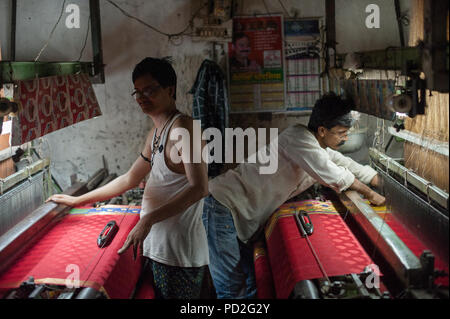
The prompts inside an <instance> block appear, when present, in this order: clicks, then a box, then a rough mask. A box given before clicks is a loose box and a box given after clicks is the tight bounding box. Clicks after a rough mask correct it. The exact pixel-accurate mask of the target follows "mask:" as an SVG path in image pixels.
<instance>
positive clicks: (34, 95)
mask: <svg viewBox="0 0 450 319" xmlns="http://www.w3.org/2000/svg"><path fill="white" fill-rule="evenodd" d="M16 85H17V88H16V89H15V92H14V100H15V102H17V103H18V104H19V115H18V117H16V118H14V126H13V130H12V137H11V144H12V145H22V144H24V143H26V142H29V141H31V140H33V139H35V138H38V137H41V136H44V135H46V134H48V133H51V132H54V131H56V130H59V129H62V128H64V127H67V126H70V125H72V124H75V123H78V122H81V121H84V120H88V119H90V118H93V117H95V116H100V115H101V114H102V113H101V110H100V107H99V105H98V102H97V98H96V96H95V93H94V90H93V88H92V84H91V82H90V80H89V76H88V75H87V74H75V75H65V76H51V77H45V78H36V79H32V80H25V81H18V82H16Z"/></svg>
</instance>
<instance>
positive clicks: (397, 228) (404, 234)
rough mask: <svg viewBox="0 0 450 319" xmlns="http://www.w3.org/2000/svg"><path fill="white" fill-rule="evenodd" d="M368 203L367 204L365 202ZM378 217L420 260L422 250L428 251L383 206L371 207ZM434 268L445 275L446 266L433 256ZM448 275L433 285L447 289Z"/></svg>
mask: <svg viewBox="0 0 450 319" xmlns="http://www.w3.org/2000/svg"><path fill="white" fill-rule="evenodd" d="M367 203H368V202H367ZM372 208H373V209H374V210H375V211H376V212H377V213H378V215H379V216H380V217H381V218H383V219H384V221H385V222H386V224H387V225H389V227H390V228H391V229H392V230H393V231H394V233H396V234H397V236H398V237H399V238H400V239H401V240H402V241H403V242H404V243H405V245H406V246H407V247H408V248H409V249H410V250H411V252H412V253H413V254H414V255H416V256H417V257H418V258H420V255H421V254H422V252H423V251H424V250H430V249H429V248H427V247H426V246H425V245H424V244H423V243H422V242H421V241H420V240H419V239H418V238H417V237H416V236H414V235H413V234H411V232H410V231H409V230H408V229H407V228H406V227H405V226H403V224H402V223H400V222H399V221H398V220H397V219H395V218H394V216H393V215H392V214H391V213H389V212H388V211H387V210H386V207H385V206H379V207H372ZM434 268H435V269H438V270H443V271H445V272H446V273H447V274H448V273H449V272H448V264H445V263H444V262H443V261H442V260H441V259H439V258H438V257H437V256H435V259H434ZM448 279H449V278H448V275H447V276H445V277H438V278H436V280H435V284H437V285H442V286H445V287H448V286H449V285H448V282H449V280H448Z"/></svg>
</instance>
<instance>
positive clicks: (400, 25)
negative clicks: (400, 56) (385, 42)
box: [394, 0, 405, 47]
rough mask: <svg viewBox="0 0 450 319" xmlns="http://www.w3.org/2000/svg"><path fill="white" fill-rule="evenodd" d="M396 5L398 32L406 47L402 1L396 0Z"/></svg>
mask: <svg viewBox="0 0 450 319" xmlns="http://www.w3.org/2000/svg"><path fill="white" fill-rule="evenodd" d="M394 5H395V15H396V16H397V25H398V32H399V35H400V45H401V46H402V47H404V46H405V36H404V34H403V25H402V21H401V17H402V12H401V10H400V1H399V0H394Z"/></svg>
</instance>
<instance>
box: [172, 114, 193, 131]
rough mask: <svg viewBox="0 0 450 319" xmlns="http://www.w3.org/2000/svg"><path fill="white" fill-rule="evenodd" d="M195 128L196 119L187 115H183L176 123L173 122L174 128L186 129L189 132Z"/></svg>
mask: <svg viewBox="0 0 450 319" xmlns="http://www.w3.org/2000/svg"><path fill="white" fill-rule="evenodd" d="M193 126H194V119H193V118H192V117H190V116H189V115H186V114H181V116H179V117H178V118H177V119H176V120H175V122H173V125H172V128H185V129H188V130H192V127H193Z"/></svg>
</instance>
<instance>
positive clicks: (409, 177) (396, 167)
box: [369, 148, 449, 216]
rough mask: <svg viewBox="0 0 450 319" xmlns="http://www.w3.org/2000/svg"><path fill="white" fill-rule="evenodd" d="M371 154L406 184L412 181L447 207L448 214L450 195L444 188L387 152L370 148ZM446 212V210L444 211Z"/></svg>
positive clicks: (371, 156)
mask: <svg viewBox="0 0 450 319" xmlns="http://www.w3.org/2000/svg"><path fill="white" fill-rule="evenodd" d="M369 155H370V158H371V159H372V161H374V162H375V163H377V164H381V165H383V166H384V167H385V168H386V170H387V171H390V172H393V173H395V174H397V175H398V176H399V177H400V178H402V179H403V180H404V181H405V184H407V183H410V184H411V185H413V186H414V187H416V188H417V189H418V190H419V191H421V192H422V193H423V194H424V195H425V196H426V197H427V198H430V199H432V200H434V201H435V202H436V203H438V204H439V205H440V206H442V207H443V208H444V209H447V211H446V215H447V216H448V205H449V196H448V193H446V192H445V191H444V190H442V189H440V188H439V187H437V186H436V185H432V184H431V183H430V182H429V181H427V180H425V179H424V178H422V177H420V176H419V175H417V174H415V173H414V172H413V171H410V170H409V169H407V168H406V167H404V166H403V165H401V164H399V163H398V162H396V161H395V160H394V159H392V158H391V157H389V156H387V155H386V154H383V153H381V152H380V151H378V150H377V149H375V148H370V149H369ZM444 213H445V212H444Z"/></svg>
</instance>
